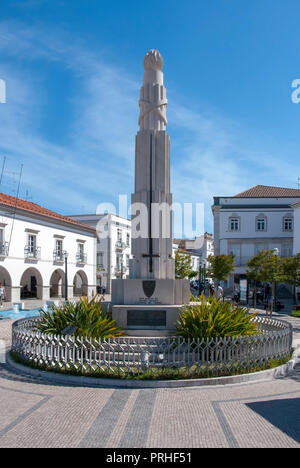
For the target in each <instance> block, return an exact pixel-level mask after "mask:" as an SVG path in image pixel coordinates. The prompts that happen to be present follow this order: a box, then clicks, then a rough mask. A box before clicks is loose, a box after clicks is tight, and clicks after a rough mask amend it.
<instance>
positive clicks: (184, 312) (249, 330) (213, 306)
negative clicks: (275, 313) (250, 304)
mask: <svg viewBox="0 0 300 468" xmlns="http://www.w3.org/2000/svg"><path fill="white" fill-rule="evenodd" d="M256 315H257V314H256V313H254V314H250V313H249V309H247V308H246V307H240V306H238V307H237V306H234V305H233V304H231V303H228V302H223V301H220V300H219V299H217V298H214V297H210V298H209V299H207V298H206V297H205V296H204V295H202V296H201V297H200V303H198V304H190V305H186V306H185V307H183V308H182V309H181V315H180V317H179V319H178V321H177V326H176V334H177V335H179V336H182V337H183V338H185V339H194V340H198V339H201V338H219V337H229V336H236V337H240V336H248V335H257V334H259V333H260V331H259V327H258V324H257V323H256V322H254V321H253V320H252V319H253V318H254V317H255V316H256Z"/></svg>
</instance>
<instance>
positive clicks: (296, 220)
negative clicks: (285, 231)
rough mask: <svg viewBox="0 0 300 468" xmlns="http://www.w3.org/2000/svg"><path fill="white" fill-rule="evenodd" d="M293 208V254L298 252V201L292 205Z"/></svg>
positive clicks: (299, 235) (299, 217) (299, 223)
mask: <svg viewBox="0 0 300 468" xmlns="http://www.w3.org/2000/svg"><path fill="white" fill-rule="evenodd" d="M292 208H293V210H294V243H293V255H297V254H299V253H300V201H299V202H298V203H295V204H294V205H292Z"/></svg>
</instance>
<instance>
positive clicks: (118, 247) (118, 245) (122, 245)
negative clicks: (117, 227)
mask: <svg viewBox="0 0 300 468" xmlns="http://www.w3.org/2000/svg"><path fill="white" fill-rule="evenodd" d="M127 247H129V246H127V244H125V242H122V241H117V242H116V250H124V249H126V248H127Z"/></svg>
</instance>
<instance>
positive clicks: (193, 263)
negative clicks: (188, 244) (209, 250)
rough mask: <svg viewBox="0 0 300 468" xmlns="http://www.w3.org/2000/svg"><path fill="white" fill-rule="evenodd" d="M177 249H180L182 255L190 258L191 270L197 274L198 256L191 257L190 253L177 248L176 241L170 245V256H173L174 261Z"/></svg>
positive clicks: (179, 247)
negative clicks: (184, 254)
mask: <svg viewBox="0 0 300 468" xmlns="http://www.w3.org/2000/svg"><path fill="white" fill-rule="evenodd" d="M179 249H180V251H181V252H182V253H186V254H187V255H190V256H191V269H192V270H193V271H196V272H197V273H198V272H199V256H198V255H193V252H192V251H191V252H188V251H186V250H185V249H184V248H183V247H181V246H179V243H178V239H176V241H175V240H174V242H173V244H172V252H173V253H172V256H173V258H174V259H175V253H176V251H177V250H179Z"/></svg>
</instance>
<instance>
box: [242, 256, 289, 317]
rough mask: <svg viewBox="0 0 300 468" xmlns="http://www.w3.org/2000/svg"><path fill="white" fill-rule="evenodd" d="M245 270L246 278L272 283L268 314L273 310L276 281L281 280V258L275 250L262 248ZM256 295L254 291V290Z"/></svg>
mask: <svg viewBox="0 0 300 468" xmlns="http://www.w3.org/2000/svg"><path fill="white" fill-rule="evenodd" d="M247 265H248V268H249V269H248V270H247V272H246V274H247V276H248V278H252V279H254V280H255V281H264V282H270V283H272V294H271V304H270V315H271V316H272V312H273V303H274V298H275V287H276V284H277V283H280V282H281V281H283V276H282V259H281V258H279V257H278V255H276V253H275V250H263V251H261V252H259V254H257V255H255V256H254V257H253V258H252V259H251V260H250V261H249V262H248V263H247ZM255 295H256V292H255Z"/></svg>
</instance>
